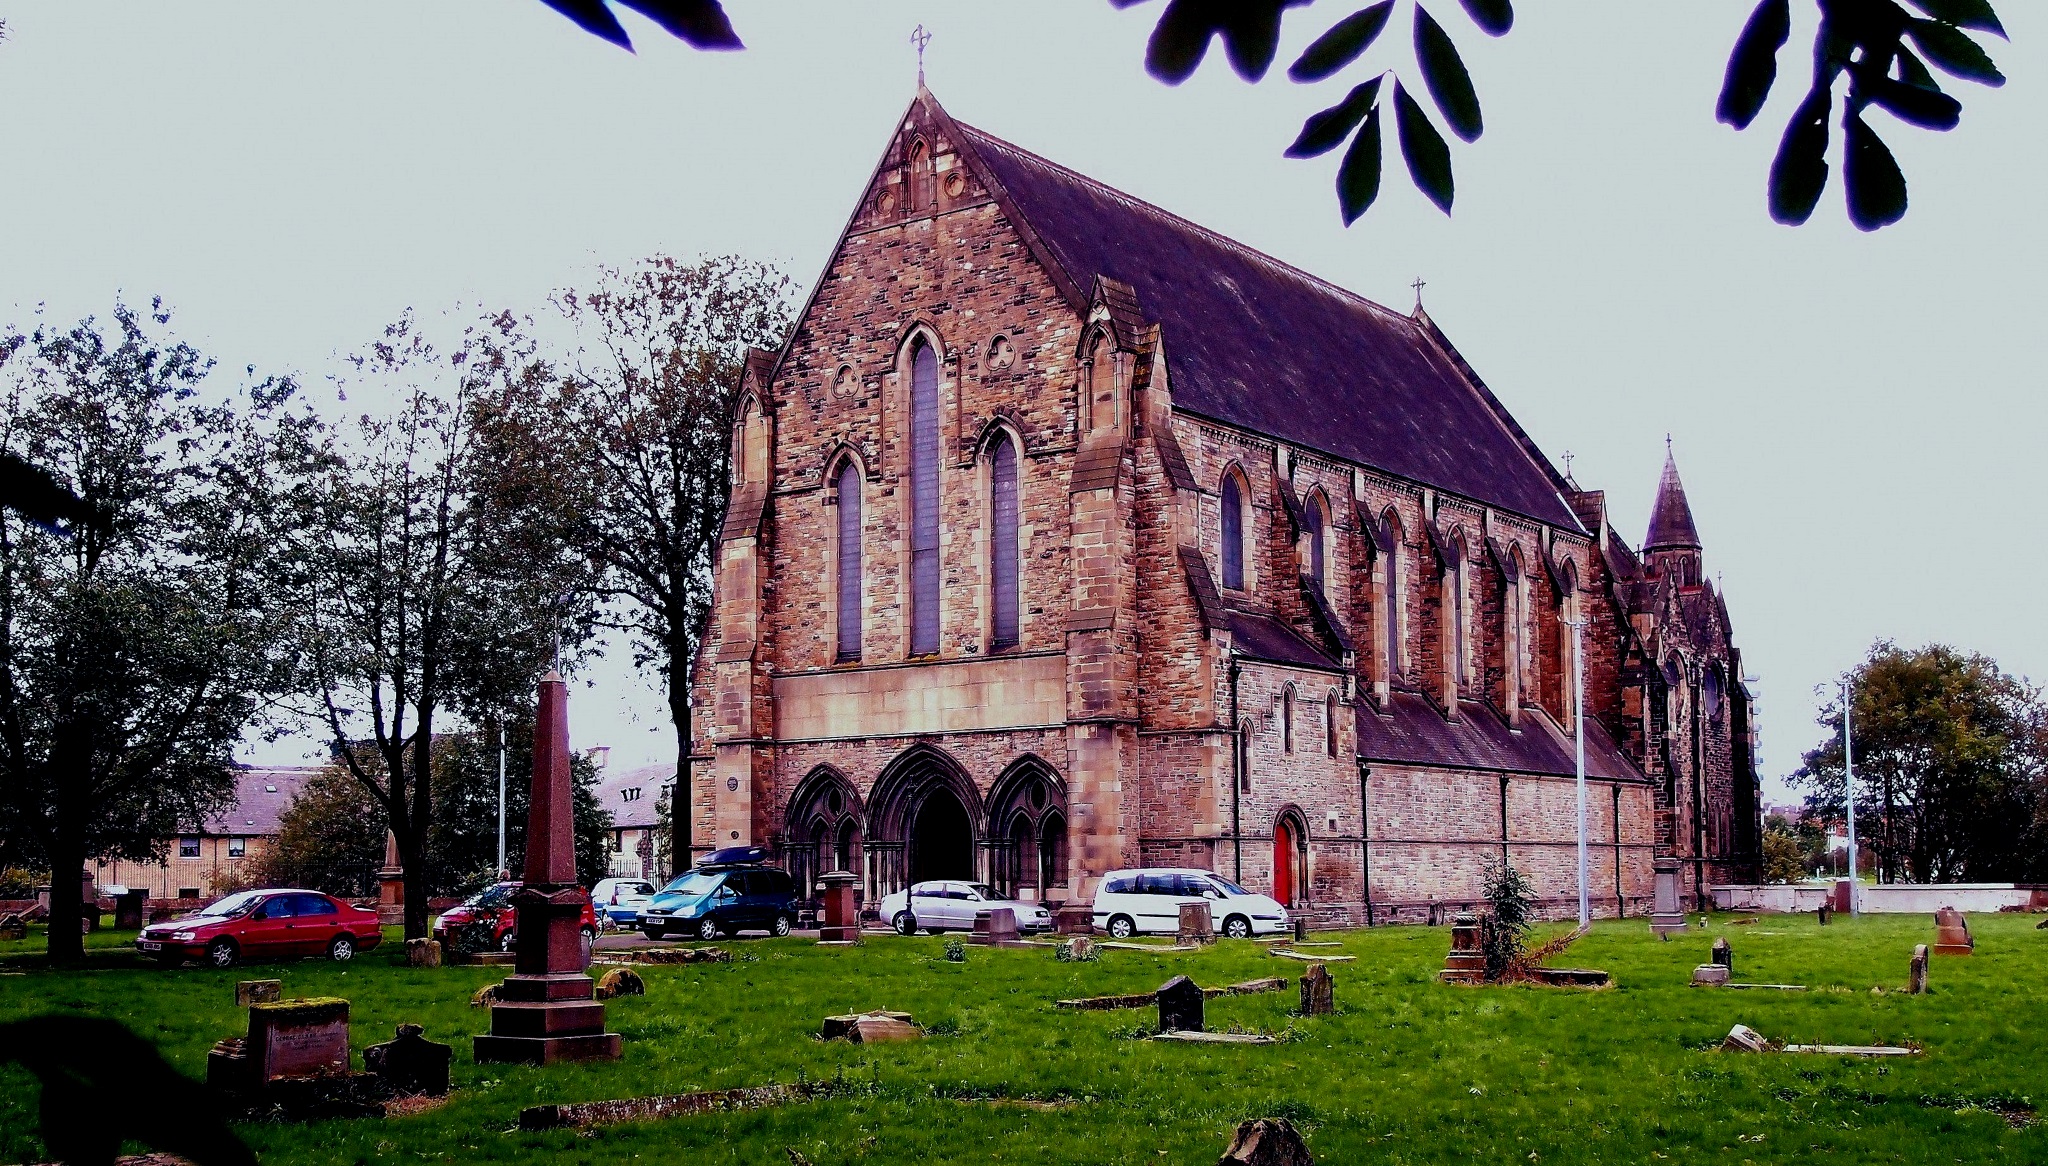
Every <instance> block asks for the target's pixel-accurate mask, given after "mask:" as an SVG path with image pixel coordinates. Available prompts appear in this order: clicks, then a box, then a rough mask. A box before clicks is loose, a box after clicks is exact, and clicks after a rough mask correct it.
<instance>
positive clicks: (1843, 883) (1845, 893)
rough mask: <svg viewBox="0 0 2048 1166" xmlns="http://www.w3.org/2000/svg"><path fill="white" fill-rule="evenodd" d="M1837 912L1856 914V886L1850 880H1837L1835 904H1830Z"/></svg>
mask: <svg viewBox="0 0 2048 1166" xmlns="http://www.w3.org/2000/svg"><path fill="white" fill-rule="evenodd" d="M1829 905H1830V906H1832V907H1833V908H1834V909H1835V910H1836V912H1838V913H1839V912H1844V911H1846V912H1850V913H1852V914H1853V913H1854V912H1855V910H1856V884H1855V883H1853V882H1851V881H1850V880H1848V879H1836V880H1835V891H1834V902H1833V903H1831V904H1829Z"/></svg>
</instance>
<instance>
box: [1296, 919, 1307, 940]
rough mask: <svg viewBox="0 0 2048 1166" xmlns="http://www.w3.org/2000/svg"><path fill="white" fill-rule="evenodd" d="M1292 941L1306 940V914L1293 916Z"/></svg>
mask: <svg viewBox="0 0 2048 1166" xmlns="http://www.w3.org/2000/svg"><path fill="white" fill-rule="evenodd" d="M1294 942H1296V943H1307V942H1308V916H1306V915H1296V916H1295V917H1294Z"/></svg>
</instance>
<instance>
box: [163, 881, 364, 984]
mask: <svg viewBox="0 0 2048 1166" xmlns="http://www.w3.org/2000/svg"><path fill="white" fill-rule="evenodd" d="M383 939H384V935H383V932H382V931H380V930H379V929H378V926H377V913H376V912H375V911H372V910H370V909H369V908H368V907H356V906H351V905H350V904H347V903H344V902H342V901H341V900H340V899H337V898H335V897H334V896H332V895H323V894H321V893H320V892H319V891H294V890H270V891H243V892H241V893H239V894H234V895H229V896H228V897H227V898H225V899H222V900H221V901H219V902H218V903H215V904H213V905H212V906H210V907H206V908H203V909H201V910H199V911H196V912H194V913H192V914H190V915H185V916H181V917H179V918H177V919H173V920H171V921H170V922H168V923H154V924H151V925H150V926H148V927H145V928H143V929H142V934H140V935H138V936H136V937H135V949H136V950H137V951H140V952H142V953H143V954H145V955H152V956H155V957H156V958H157V959H159V960H161V961H163V962H164V964H165V965H167V966H168V965H174V964H177V963H179V962H181V961H184V960H187V959H203V960H205V961H206V962H207V963H208V964H211V965H212V966H214V967H216V968H230V967H233V966H234V965H235V962H236V961H237V960H243V959H262V958H266V957H277V956H303V955H324V956H327V957H328V958H329V959H332V960H335V961H336V962H343V961H346V960H351V959H354V958H355V954H356V953H357V952H359V951H367V950H369V949H370V948H373V947H375V946H377V945H378V944H379V943H381V942H383Z"/></svg>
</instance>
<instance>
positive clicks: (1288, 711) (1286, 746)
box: [1280, 684, 1294, 753]
mask: <svg viewBox="0 0 2048 1166" xmlns="http://www.w3.org/2000/svg"><path fill="white" fill-rule="evenodd" d="M1280 751H1281V752H1282V753H1292V752H1294V686H1293V685H1292V684H1290V685H1288V686H1287V687H1286V688H1284V689H1281V690H1280Z"/></svg>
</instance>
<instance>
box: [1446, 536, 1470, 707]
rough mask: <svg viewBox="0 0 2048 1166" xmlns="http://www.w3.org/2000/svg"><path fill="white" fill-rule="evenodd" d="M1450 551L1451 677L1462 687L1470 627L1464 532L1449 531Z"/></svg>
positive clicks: (1468, 647) (1468, 652) (1468, 648)
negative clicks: (1466, 589) (1452, 559)
mask: <svg viewBox="0 0 2048 1166" xmlns="http://www.w3.org/2000/svg"><path fill="white" fill-rule="evenodd" d="M1451 553H1452V555H1453V556H1454V558H1455V561H1454V562H1453V563H1452V564H1451V566H1450V570H1449V572H1448V573H1447V579H1448V581H1449V583H1450V588H1451V594H1450V607H1451V613H1450V614H1451V679H1452V681H1453V682H1454V683H1456V684H1457V686H1458V687H1459V688H1460V689H1462V688H1464V687H1465V684H1466V673H1465V670H1466V663H1467V661H1468V660H1469V659H1470V657H1471V650H1472V649H1471V628H1470V626H1469V624H1468V623H1467V620H1468V613H1467V612H1466V610H1465V532H1464V531H1462V530H1454V531H1452V532H1451Z"/></svg>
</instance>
